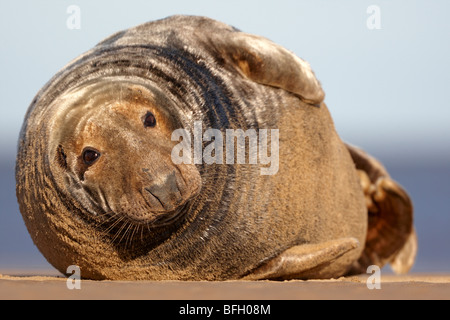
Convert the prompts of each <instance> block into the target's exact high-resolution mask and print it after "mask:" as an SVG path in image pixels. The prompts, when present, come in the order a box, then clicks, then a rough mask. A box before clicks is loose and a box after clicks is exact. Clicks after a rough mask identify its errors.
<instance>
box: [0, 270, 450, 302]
mask: <svg viewBox="0 0 450 320" xmlns="http://www.w3.org/2000/svg"><path fill="white" fill-rule="evenodd" d="M2 273H3V274H2V275H0V299H2V300H5V299H114V300H115V299H146V300H147V299H149V300H310V299H327V300H328V299H332V300H334V299H339V300H341V299H344V300H346V299H350V300H353V299H356V300H359V299H364V300H366V299H368V300H380V299H406V300H422V299H427V300H428V299H433V300H436V299H437V300H442V299H444V300H448V299H450V275H425V274H413V275H408V276H394V275H386V276H382V278H381V289H380V290H369V289H368V287H367V284H366V282H367V279H368V275H363V276H358V277H349V278H340V279H336V280H320V281H288V282H272V281H260V282H248V281H228V282H172V281H171V282H147V281H146V282H120V281H87V280H82V281H81V289H80V290H69V289H68V288H67V279H66V278H64V277H62V276H59V275H56V274H52V273H51V272H47V273H46V272H40V273H35V274H34V275H33V273H30V272H20V271H9V272H2Z"/></svg>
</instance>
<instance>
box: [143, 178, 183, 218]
mask: <svg viewBox="0 0 450 320" xmlns="http://www.w3.org/2000/svg"><path fill="white" fill-rule="evenodd" d="M145 190H146V191H147V192H148V193H150V194H151V195H152V196H153V197H154V198H156V200H157V201H158V202H159V204H160V205H161V206H162V207H163V208H164V210H166V211H172V210H174V209H175V208H176V207H177V206H178V205H179V204H180V203H181V202H182V195H181V192H180V190H179V189H178V186H177V177H176V175H175V171H172V173H170V174H168V175H165V176H163V177H160V179H158V181H154V182H153V184H152V185H151V186H150V187H147V188H145Z"/></svg>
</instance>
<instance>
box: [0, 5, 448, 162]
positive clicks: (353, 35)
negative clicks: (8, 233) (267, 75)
mask: <svg viewBox="0 0 450 320" xmlns="http://www.w3.org/2000/svg"><path fill="white" fill-rule="evenodd" d="M69 5H77V6H79V8H80V10H81V15H80V18H81V20H80V21H81V29H80V30H69V29H68V28H67V26H66V21H67V19H68V18H69V14H67V12H66V11H67V8H68V7H69ZM370 5H377V6H379V8H380V10H381V29H380V30H369V29H368V28H367V25H366V21H367V19H368V18H369V14H368V13H367V8H368V7H369V6H370ZM449 12H450V1H445V0H442V1H438V0H430V1H411V0H402V1H400V0H397V1H394V0H392V1H380V0H371V1H365V0H347V1H335V0H319V1H318V0H314V1H313V0H310V1H298V0H295V1H294V0H292V1H287V0H279V1H261V0H259V1H253V0H252V1H250V0H245V1H243V0H241V1H234V0H233V1H226V2H225V1H222V2H217V1H170V0H165V1H143V0H142V1H138V0H128V1H117V0H112V1H105V0H101V1H99V0H97V1H86V0H82V1H81V0H78V1H77V0H71V1H66V0H45V1H44V0H42V1H24V0H21V1H2V2H1V4H0V39H1V41H0V55H1V59H0V71H1V73H0V97H1V103H0V108H1V111H2V117H1V119H0V147H1V148H2V151H3V152H2V155H13V154H14V153H15V146H16V141H17V137H18V133H19V130H20V126H21V124H22V121H23V116H24V114H25V112H26V110H27V108H28V105H29V103H30V102H31V100H32V99H33V97H34V95H35V94H36V93H37V91H38V90H39V89H40V88H41V87H42V86H43V85H44V84H45V83H46V82H47V81H48V80H49V79H50V78H51V77H52V76H53V75H54V74H55V73H56V72H57V71H58V70H59V69H60V68H62V67H63V66H64V65H65V64H66V63H68V62H69V61H70V60H72V59H73V58H75V57H76V56H78V55H79V54H81V53H83V52H85V51H87V50H88V49H90V48H91V47H93V46H94V45H95V44H96V43H97V42H99V41H100V40H102V39H103V38H105V37H107V36H108V35H110V34H112V33H114V32H116V31H119V30H122V29H126V28H129V27H132V26H134V25H137V24H140V23H143V22H146V21H150V20H155V19H160V18H163V17H166V16H169V15H172V14H195V15H204V16H209V17H211V18H214V19H217V20H221V21H223V22H226V23H228V24H231V25H234V26H236V27H237V28H239V29H241V30H243V31H246V32H249V33H254V34H259V35H262V36H265V37H267V38H269V39H271V40H273V41H275V42H277V43H279V44H281V45H283V46H285V47H287V48H288V49H290V50H292V51H294V52H295V53H296V54H297V55H299V56H300V57H302V58H304V59H305V60H307V61H308V62H310V64H311V66H312V68H313V70H314V71H315V73H316V75H317V77H318V78H319V80H320V81H321V83H322V85H323V87H324V89H325V92H326V94H327V97H326V102H327V104H328V107H329V108H330V111H331V113H332V115H333V118H334V120H335V123H336V127H337V129H338V131H339V133H340V134H341V136H342V137H343V138H344V139H345V140H346V141H349V142H352V143H354V144H357V145H360V146H362V147H364V148H365V149H367V150H368V151H370V152H371V153H374V154H375V155H377V156H380V157H381V158H386V159H397V160H401V161H416V160H417V161H428V160H429V158H430V157H431V158H433V159H438V160H439V161H447V162H448V161H449V160H450V145H449V138H450V125H449V122H450V108H449V107H448V90H449V83H450V81H449V78H450V64H449V62H450V61H449V60H450V58H449V57H450V42H449V41H448V39H449V35H450V32H449V31H450V23H449V22H448V15H449ZM438 160H433V161H438Z"/></svg>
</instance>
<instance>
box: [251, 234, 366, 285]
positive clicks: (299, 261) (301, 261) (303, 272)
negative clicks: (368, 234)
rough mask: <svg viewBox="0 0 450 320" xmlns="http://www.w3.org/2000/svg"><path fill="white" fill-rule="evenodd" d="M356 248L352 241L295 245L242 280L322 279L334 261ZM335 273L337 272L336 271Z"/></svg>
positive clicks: (349, 239) (354, 241)
mask: <svg viewBox="0 0 450 320" xmlns="http://www.w3.org/2000/svg"><path fill="white" fill-rule="evenodd" d="M358 247H359V241H358V240H356V239H354V238H345V239H338V240H333V241H328V242H324V243H319V244H305V245H299V246H295V247H292V248H289V249H288V250H286V251H284V252H283V253H282V254H280V255H279V256H277V257H275V258H273V259H272V260H270V261H268V262H267V263H265V264H263V265H262V266H260V267H258V268H257V269H256V270H254V271H253V272H252V273H250V274H249V275H247V276H246V277H244V278H243V279H244V280H289V279H307V278H322V277H323V276H321V274H322V272H323V270H326V269H327V268H329V266H330V265H331V264H332V263H333V262H334V261H336V260H337V259H339V258H340V257H342V256H343V255H344V254H346V253H348V252H350V251H352V250H355V249H357V248H358ZM336 272H337V273H339V272H338V271H337V270H336ZM337 276H339V275H337Z"/></svg>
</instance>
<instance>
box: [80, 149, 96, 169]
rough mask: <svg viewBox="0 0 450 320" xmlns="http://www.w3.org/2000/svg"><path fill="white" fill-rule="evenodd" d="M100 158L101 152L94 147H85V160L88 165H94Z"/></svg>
mask: <svg viewBox="0 0 450 320" xmlns="http://www.w3.org/2000/svg"><path fill="white" fill-rule="evenodd" d="M98 158H100V152H98V151H95V150H93V149H89V148H88V149H84V151H83V161H84V163H85V164H87V165H88V166H90V165H93V164H94V163H95V162H96V161H97V160H98Z"/></svg>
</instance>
